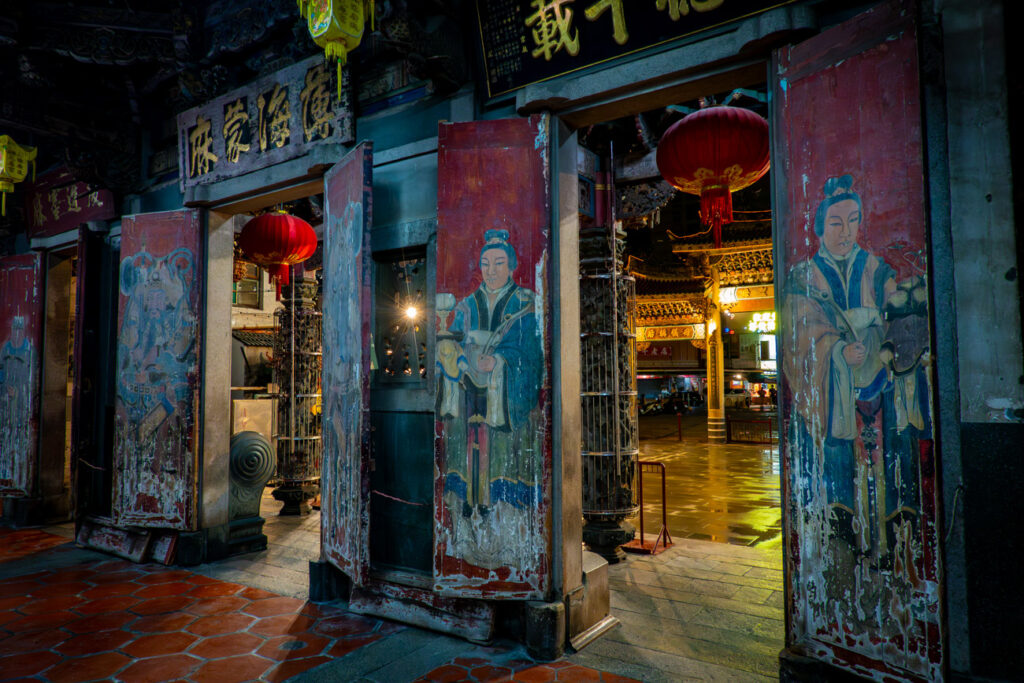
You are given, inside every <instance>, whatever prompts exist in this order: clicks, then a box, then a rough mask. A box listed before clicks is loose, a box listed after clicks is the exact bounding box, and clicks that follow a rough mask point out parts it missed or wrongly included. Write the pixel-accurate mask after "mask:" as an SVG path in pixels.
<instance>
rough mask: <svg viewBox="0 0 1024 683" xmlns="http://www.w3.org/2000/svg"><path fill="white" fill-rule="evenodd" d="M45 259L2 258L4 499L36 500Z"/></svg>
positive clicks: (0, 453) (0, 458)
mask: <svg viewBox="0 0 1024 683" xmlns="http://www.w3.org/2000/svg"><path fill="white" fill-rule="evenodd" d="M43 292H44V287H43V257H42V254H19V255H16V256H6V257H4V258H0V293H2V296H0V495H4V496H19V497H20V496H32V495H37V494H36V475H37V470H38V463H39V458H38V439H37V437H38V432H39V390H40V386H39V368H40V355H39V353H40V349H41V348H42V346H41V344H42V337H43Z"/></svg>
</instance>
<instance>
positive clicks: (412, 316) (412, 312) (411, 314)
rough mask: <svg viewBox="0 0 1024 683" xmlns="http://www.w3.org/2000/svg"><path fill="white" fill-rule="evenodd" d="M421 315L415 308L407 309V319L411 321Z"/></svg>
mask: <svg viewBox="0 0 1024 683" xmlns="http://www.w3.org/2000/svg"><path fill="white" fill-rule="evenodd" d="M419 313H420V312H419V311H417V310H416V307H415V306H410V307H409V308H407V309H405V317H406V318H408V319H409V320H415V319H416V316H417V315H419Z"/></svg>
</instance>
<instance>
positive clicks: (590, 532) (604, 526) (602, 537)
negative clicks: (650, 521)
mask: <svg viewBox="0 0 1024 683" xmlns="http://www.w3.org/2000/svg"><path fill="white" fill-rule="evenodd" d="M635 535H636V528H635V527H634V526H633V525H632V524H630V523H628V522H626V521H625V520H622V521H618V522H616V521H595V520H587V523H586V524H584V525H583V542H584V543H586V544H587V548H589V549H590V550H592V551H594V552H595V553H597V554H598V555H600V556H601V557H603V558H604V559H606V560H608V564H615V563H616V562H622V561H623V560H625V559H626V553H625V552H624V551H623V550H622V548H621V547H619V546H621V545H622V544H623V543H629V542H630V541H632V540H633V537H634V536H635Z"/></svg>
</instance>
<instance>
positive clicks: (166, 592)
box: [133, 581, 195, 598]
mask: <svg viewBox="0 0 1024 683" xmlns="http://www.w3.org/2000/svg"><path fill="white" fill-rule="evenodd" d="M193 588H195V586H193V585H192V584H191V583H187V582H185V581H168V582H166V583H158V584H154V585H152V586H144V587H142V588H139V590H137V591H135V593H133V595H135V596H136V597H139V598H166V597H169V596H172V595H176V596H183V595H185V594H186V593H188V592H189V591H191V590H192V589H193Z"/></svg>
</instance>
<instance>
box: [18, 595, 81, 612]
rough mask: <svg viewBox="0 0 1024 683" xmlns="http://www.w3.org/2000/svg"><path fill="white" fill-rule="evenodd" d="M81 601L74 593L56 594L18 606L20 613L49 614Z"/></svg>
mask: <svg viewBox="0 0 1024 683" xmlns="http://www.w3.org/2000/svg"><path fill="white" fill-rule="evenodd" d="M80 602H83V600H82V598H80V597H78V596H76V595H58V596H56V597H52V598H44V599H41V600H33V601H32V602H28V603H25V604H24V605H22V606H21V607H19V608H18V611H19V612H21V613H22V614H50V613H52V612H62V611H64V610H66V609H72V608H73V607H75V605H77V604H78V603H80Z"/></svg>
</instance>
